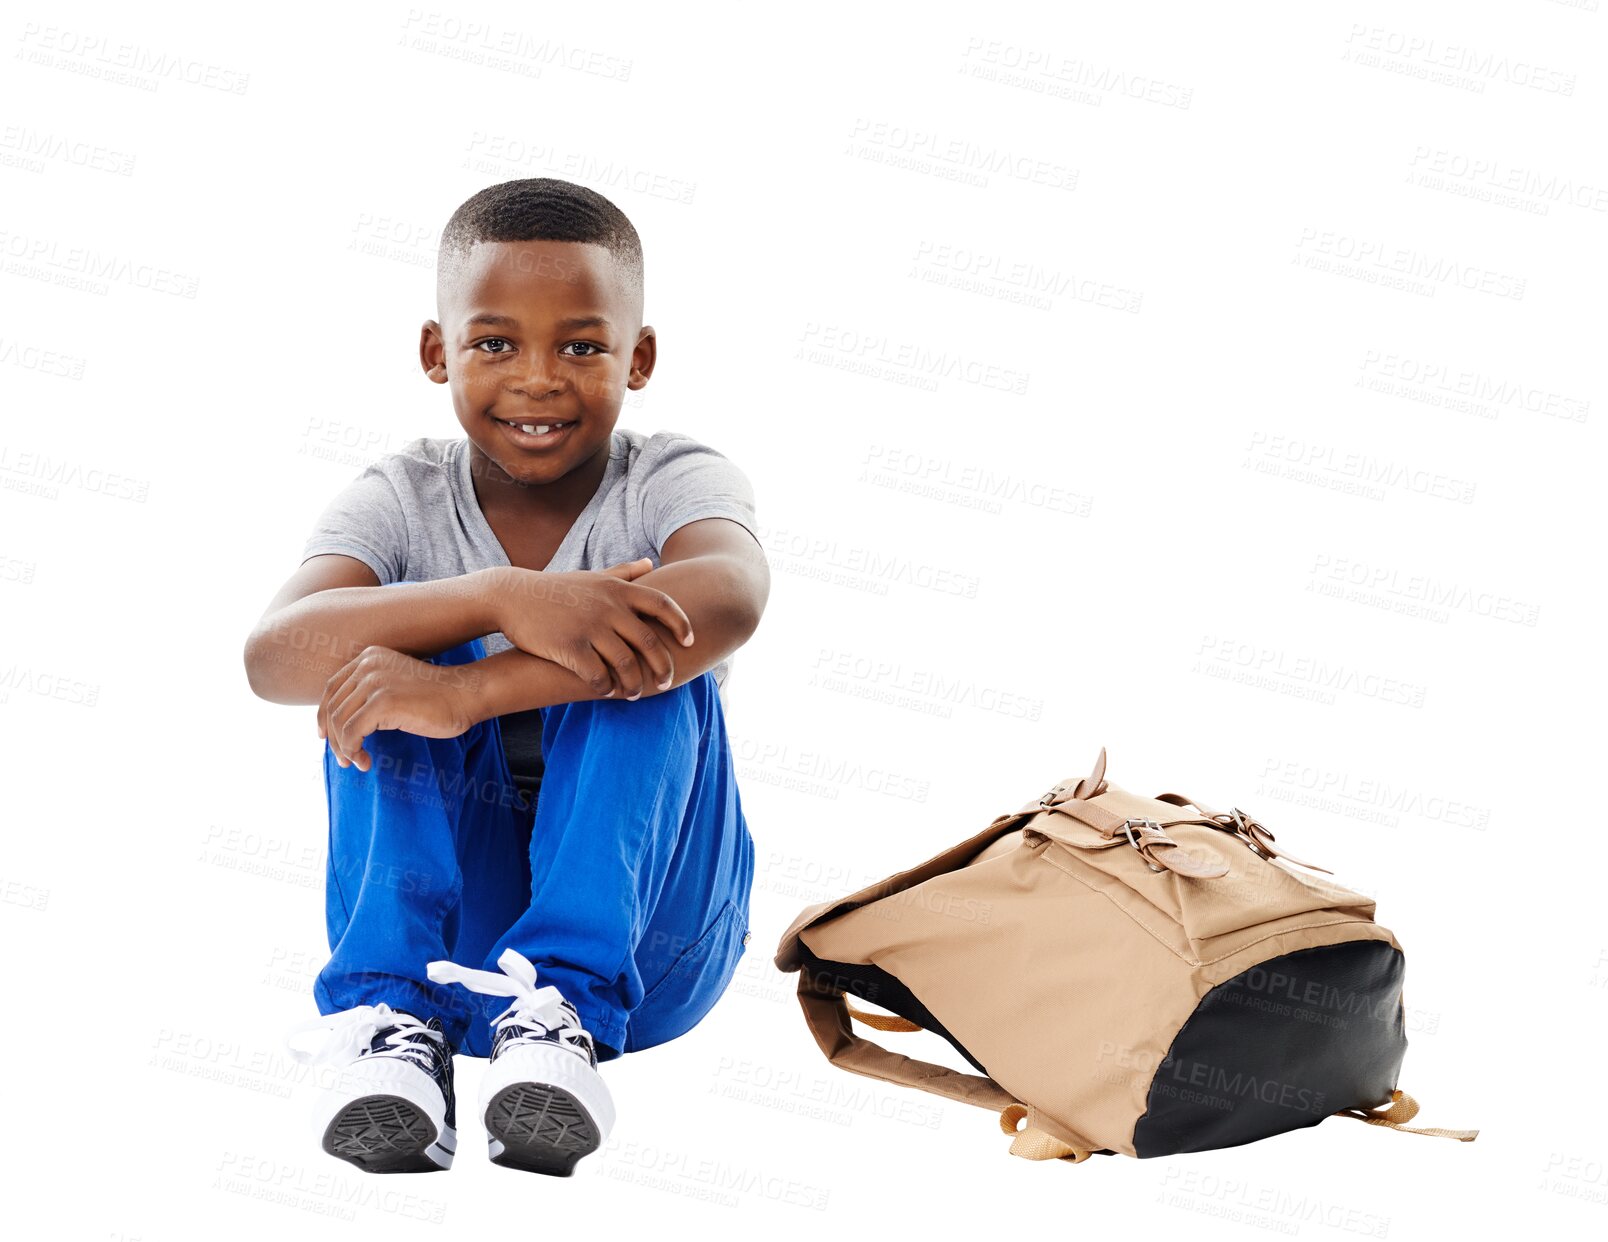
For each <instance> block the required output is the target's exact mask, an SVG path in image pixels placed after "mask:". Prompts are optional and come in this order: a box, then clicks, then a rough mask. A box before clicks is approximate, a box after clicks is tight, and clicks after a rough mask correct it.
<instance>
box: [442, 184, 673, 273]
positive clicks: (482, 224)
mask: <svg viewBox="0 0 1608 1242" xmlns="http://www.w3.org/2000/svg"><path fill="white" fill-rule="evenodd" d="M521 241H566V242H595V243H596V244H597V245H600V246H603V247H605V248H606V249H607V250H609V251H610V252H611V253H612V254H613V255H614V258H615V262H616V263H617V264H618V265H619V269H620V272H621V275H622V277H623V279H624V282H625V287H626V288H627V289H628V290H630V291H631V292H633V293H635V294H636V295H637V296H638V297H640V296H641V294H642V241H641V239H640V238H639V237H637V231H636V228H635V227H634V226H633V225H632V224H631V221H630V220H629V219H627V218H626V215H625V213H624V212H623V211H621V210H620V209H619V208H618V207H616V206H615V205H614V204H613V203H611V202H609V200H608V199H606V198H604V197H603V196H602V195H601V194H599V193H598V192H597V191H596V190H589V189H587V188H586V187H585V186H584V185H576V184H575V183H574V182H572V181H560V180H558V179H557V178H555V177H527V178H524V179H522V180H518V181H504V182H502V183H501V184H500V185H491V186H487V187H486V188H485V189H484V190H481V191H480V192H479V193H477V194H475V195H473V196H472V197H471V198H469V199H467V200H465V201H464V203H463V204H462V205H461V206H460V207H459V208H458V210H457V211H455V212H453V213H452V219H450V220H448V221H447V227H446V228H445V229H443V230H442V232H441V249H440V254H439V256H438V262H437V277H438V280H439V279H440V278H441V276H442V275H444V274H445V273H446V272H449V271H450V270H451V269H452V268H453V267H454V266H456V264H457V262H458V260H459V259H461V258H463V257H464V256H466V255H467V254H468V253H469V251H470V250H471V249H472V248H473V247H474V245H475V244H476V243H477V242H521ZM438 287H439V286H438Z"/></svg>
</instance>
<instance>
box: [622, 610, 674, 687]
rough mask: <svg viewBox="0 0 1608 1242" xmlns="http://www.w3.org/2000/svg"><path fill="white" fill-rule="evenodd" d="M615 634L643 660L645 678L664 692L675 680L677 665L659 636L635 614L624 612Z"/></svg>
mask: <svg viewBox="0 0 1608 1242" xmlns="http://www.w3.org/2000/svg"><path fill="white" fill-rule="evenodd" d="M615 633H617V634H619V636H620V637H621V638H622V639H624V640H625V642H626V643H627V644H629V645H630V647H631V649H632V650H633V651H634V652H635V653H636V655H637V657H638V658H639V659H640V660H641V663H642V671H643V675H644V676H645V677H649V678H651V679H652V681H653V685H654V688H655V689H659V690H663V689H665V688H667V686H668V685H669V683H670V682H671V681H673V680H674V679H675V675H676V665H675V661H674V660H673V659H672V658H671V656H670V649H669V648H668V647H666V646H665V645H664V643H663V641H662V640H661V639H660V638H659V635H658V634H657V633H655V632H654V630H653V629H652V628H651V627H649V626H647V625H645V624H644V623H643V621H642V618H640V617H638V616H637V615H636V614H635V613H631V612H622V613H621V614H620V617H619V620H618V622H617V623H616V625H615Z"/></svg>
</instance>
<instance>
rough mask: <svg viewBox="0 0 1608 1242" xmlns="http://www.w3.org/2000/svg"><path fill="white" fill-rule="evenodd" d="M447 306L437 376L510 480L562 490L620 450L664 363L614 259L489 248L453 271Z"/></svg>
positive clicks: (534, 247)
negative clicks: (617, 434)
mask: <svg viewBox="0 0 1608 1242" xmlns="http://www.w3.org/2000/svg"><path fill="white" fill-rule="evenodd" d="M437 302H438V307H437V313H438V314H440V315H441V322H439V323H437V322H436V321H435V320H433V319H432V320H428V321H427V322H426V323H425V325H424V328H423V331H422V333H421V335H420V342H419V358H420V361H421V362H422V363H423V365H424V371H425V374H426V375H428V376H429V377H430V378H431V379H432V380H434V381H435V382H436V383H438V384H450V385H451V387H452V405H453V409H454V410H455V411H456V412H457V415H458V421H459V422H460V423H461V424H462V425H463V429H464V431H465V433H466V434H467V435H468V437H469V439H470V440H471V441H472V442H473V443H474V444H475V445H477V446H478V447H479V449H480V451H481V452H482V453H484V454H485V455H486V456H487V457H488V458H490V459H491V460H492V461H493V462H495V463H496V464H497V465H499V466H501V467H502V469H503V471H504V472H505V473H506V474H507V475H508V477H509V478H511V479H514V480H517V481H518V482H521V483H538V484H539V483H551V482H554V481H555V480H557V479H560V478H562V477H563V476H564V475H566V474H568V473H569V472H570V471H571V470H574V469H575V468H576V467H577V466H579V465H580V464H581V463H583V462H585V461H588V460H590V459H591V458H592V457H593V456H594V454H596V453H598V452H599V451H601V452H603V453H605V454H606V453H607V452H608V444H609V438H610V436H611V435H612V433H613V431H614V424H615V421H616V420H617V419H618V418H619V416H620V402H621V401H622V399H623V398H624V396H625V390H626V389H627V388H641V387H642V386H643V385H644V384H646V383H647V382H648V376H649V375H650V374H651V373H652V371H653V363H654V357H655V340H654V333H653V329H652V328H648V327H643V326H642V306H641V299H640V296H639V295H636V294H634V293H633V292H632V291H630V290H629V289H627V288H625V287H624V283H623V281H622V280H621V279H620V278H619V276H618V274H617V272H616V270H615V263H614V256H613V255H612V254H611V253H610V252H609V251H608V250H606V249H604V248H603V247H602V246H598V245H593V244H592V243H590V242H553V241H527V242H481V243H479V244H477V245H476V246H475V247H474V248H473V249H472V250H471V251H470V252H469V255H468V257H467V258H466V259H464V260H463V261H462V262H461V263H459V264H457V265H456V266H455V267H453V268H451V269H450V270H444V271H443V272H442V274H441V280H440V283H439V286H438V290H437ZM524 427H528V428H531V429H532V430H530V431H526V430H522V428H524Z"/></svg>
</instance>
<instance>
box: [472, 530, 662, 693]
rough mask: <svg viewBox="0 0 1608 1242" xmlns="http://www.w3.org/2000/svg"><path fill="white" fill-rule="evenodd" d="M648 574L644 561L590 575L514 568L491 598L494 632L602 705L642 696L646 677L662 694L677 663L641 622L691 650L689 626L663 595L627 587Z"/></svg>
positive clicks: (588, 572)
mask: <svg viewBox="0 0 1608 1242" xmlns="http://www.w3.org/2000/svg"><path fill="white" fill-rule="evenodd" d="M652 568H653V562H652V561H651V560H649V559H648V558H647V557H643V558H642V559H641V560H636V561H627V562H625V563H623V564H620V565H611V566H609V568H607V569H603V570H595V571H594V570H576V571H573V572H570V573H545V572H538V571H534V570H528V569H518V568H515V569H513V570H511V571H509V572H508V573H507V575H506V576H505V577H504V579H503V580H502V584H501V586H500V588H499V589H498V590H497V592H496V599H495V608H496V613H497V616H498V618H499V622H498V627H497V628H498V629H499V630H501V631H502V633H503V635H504V637H506V638H507V639H508V641H509V642H511V643H512V644H513V645H514V646H516V647H518V648H519V649H520V650H521V651H524V652H528V653H529V654H531V655H534V656H540V657H542V658H543V659H544V660H551V661H552V662H553V663H555V664H559V665H562V666H563V667H564V668H567V669H568V670H569V671H570V672H572V673H574V674H575V676H577V677H579V678H580V679H581V680H582V681H584V682H586V683H587V685H588V686H590V687H591V689H592V693H593V694H595V695H596V696H597V697H598V698H600V699H606V698H610V697H612V696H614V695H616V694H618V695H619V696H620V697H622V698H625V699H636V698H640V697H641V695H642V691H643V687H644V682H646V681H647V680H648V679H650V678H651V679H652V681H653V684H654V685H655V686H656V687H657V688H658V689H660V690H664V689H668V688H669V686H670V683H671V681H672V680H673V679H674V677H675V671H676V668H675V662H674V660H673V659H672V658H671V654H670V651H669V650H668V649H667V648H666V647H665V645H664V643H663V642H661V641H660V639H659V635H658V634H657V633H656V632H655V631H654V629H653V627H652V626H650V625H648V624H647V621H646V620H644V618H649V619H652V620H654V621H658V622H659V623H660V624H662V625H663V626H664V627H665V628H666V629H668V630H669V631H670V632H671V633H672V634H673V635H675V637H676V638H677V639H678V640H679V641H680V642H681V645H682V646H684V647H685V646H690V645H691V644H692V622H691V621H689V620H688V619H687V614H686V613H685V612H683V611H682V610H681V605H680V604H678V603H676V601H675V600H673V599H671V598H670V597H669V596H668V595H666V594H665V593H664V592H663V591H658V590H655V589H654V588H652V587H645V586H636V585H634V584H633V582H632V579H634V578H640V577H641V576H642V575H643V574H645V573H647V572H649V571H650V570H651V569H652Z"/></svg>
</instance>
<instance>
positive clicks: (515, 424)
mask: <svg viewBox="0 0 1608 1242" xmlns="http://www.w3.org/2000/svg"><path fill="white" fill-rule="evenodd" d="M490 417H491V421H492V422H494V423H496V424H497V425H498V426H500V427H501V428H502V429H503V431H504V433H505V434H506V435H507V436H508V438H509V440H511V441H512V442H513V443H515V444H517V445H519V447H521V448H546V447H548V446H549V445H553V444H557V443H558V442H559V441H561V440H564V439H567V438H568V432H569V430H570V428H572V427H574V426H575V424H576V421H577V420H575V419H573V418H572V419H568V420H564V421H561V420H558V419H553V418H540V419H537V418H528V419H520V420H518V421H515V420H513V419H507V418H498V417H496V416H495V415H492V416H490Z"/></svg>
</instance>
